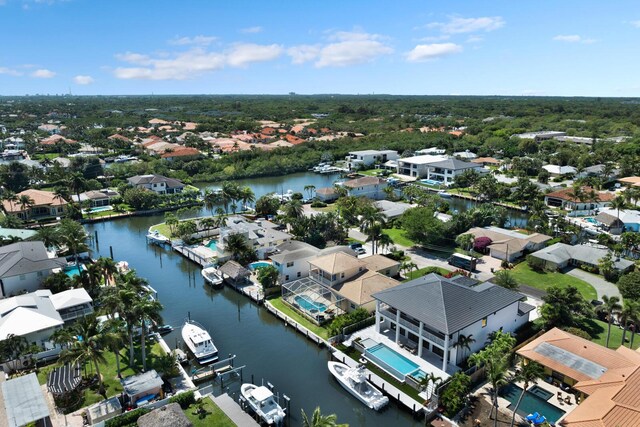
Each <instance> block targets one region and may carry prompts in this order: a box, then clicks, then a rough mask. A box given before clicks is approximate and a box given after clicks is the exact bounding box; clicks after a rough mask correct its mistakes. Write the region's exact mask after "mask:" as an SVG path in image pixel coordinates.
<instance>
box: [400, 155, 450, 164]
mask: <svg viewBox="0 0 640 427" xmlns="http://www.w3.org/2000/svg"><path fill="white" fill-rule="evenodd" d="M447 159H448V157H447V156H440V155H439V156H432V155H430V154H425V155H422V156H414V157H407V158H405V159H398V162H403V163H411V164H416V165H424V164H428V163H435V162H441V161H443V160H447Z"/></svg>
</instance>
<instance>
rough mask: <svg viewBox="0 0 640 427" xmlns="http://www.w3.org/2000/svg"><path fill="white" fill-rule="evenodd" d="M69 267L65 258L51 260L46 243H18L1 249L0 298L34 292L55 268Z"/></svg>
mask: <svg viewBox="0 0 640 427" xmlns="http://www.w3.org/2000/svg"><path fill="white" fill-rule="evenodd" d="M66 265H67V261H66V260H65V259H64V258H50V257H49V255H48V253H47V250H46V248H45V247H44V243H42V242H40V241H36V242H18V243H13V244H11V245H7V246H2V247H0V297H8V296H13V295H17V294H19V293H21V292H25V291H26V292H33V291H35V290H37V289H38V288H40V285H41V283H42V281H43V280H44V279H45V278H46V277H47V276H49V274H51V271H52V270H53V269H54V268H60V267H63V266H66Z"/></svg>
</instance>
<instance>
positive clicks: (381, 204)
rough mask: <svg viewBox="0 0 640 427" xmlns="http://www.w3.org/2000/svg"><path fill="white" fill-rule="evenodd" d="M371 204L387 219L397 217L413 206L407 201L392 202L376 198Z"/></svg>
mask: <svg viewBox="0 0 640 427" xmlns="http://www.w3.org/2000/svg"><path fill="white" fill-rule="evenodd" d="M373 204H374V206H375V207H376V208H378V210H379V211H380V213H381V214H382V215H383V216H384V217H385V218H386V219H387V220H391V219H396V218H399V217H401V216H402V214H403V213H405V212H406V211H407V210H408V209H411V208H412V207H414V206H413V205H410V204H409V203H404V202H392V201H390V200H378V201H376V202H373Z"/></svg>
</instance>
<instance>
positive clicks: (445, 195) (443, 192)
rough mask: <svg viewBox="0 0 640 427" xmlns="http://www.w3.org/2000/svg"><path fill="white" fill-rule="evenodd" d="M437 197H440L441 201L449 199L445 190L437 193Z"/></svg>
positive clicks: (449, 196) (449, 195) (449, 194)
mask: <svg viewBox="0 0 640 427" xmlns="http://www.w3.org/2000/svg"><path fill="white" fill-rule="evenodd" d="M438 196H440V197H442V198H443V199H450V198H451V193H447V192H446V191H445V190H440V191H438Z"/></svg>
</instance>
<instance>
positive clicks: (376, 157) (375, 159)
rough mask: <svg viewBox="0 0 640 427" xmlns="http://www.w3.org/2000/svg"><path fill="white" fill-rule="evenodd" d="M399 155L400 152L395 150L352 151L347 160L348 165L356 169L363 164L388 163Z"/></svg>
mask: <svg viewBox="0 0 640 427" xmlns="http://www.w3.org/2000/svg"><path fill="white" fill-rule="evenodd" d="M399 157H400V155H399V154H398V152H397V151H394V150H362V151H350V152H349V155H348V156H347V157H345V160H346V161H347V167H348V168H349V169H354V168H358V167H361V166H364V167H366V166H372V165H373V164H375V163H386V162H387V161H389V160H396V159H398V158H399Z"/></svg>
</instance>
